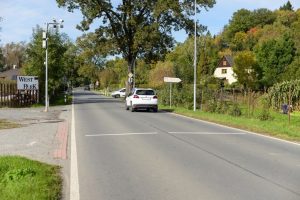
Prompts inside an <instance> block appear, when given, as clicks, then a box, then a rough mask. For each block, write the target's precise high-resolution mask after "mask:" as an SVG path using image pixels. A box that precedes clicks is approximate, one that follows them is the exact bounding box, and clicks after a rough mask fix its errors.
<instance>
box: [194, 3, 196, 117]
mask: <svg viewBox="0 0 300 200" xmlns="http://www.w3.org/2000/svg"><path fill="white" fill-rule="evenodd" d="M196 12H197V2H196V0H195V34H194V36H195V39H194V111H196V78H197V73H196V72H197V71H196V70H197V16H196Z"/></svg>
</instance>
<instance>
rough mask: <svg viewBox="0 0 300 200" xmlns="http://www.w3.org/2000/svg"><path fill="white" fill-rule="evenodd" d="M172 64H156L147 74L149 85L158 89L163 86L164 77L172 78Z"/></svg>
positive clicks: (167, 62)
mask: <svg viewBox="0 0 300 200" xmlns="http://www.w3.org/2000/svg"><path fill="white" fill-rule="evenodd" d="M173 76H174V72H173V63H172V62H169V61H166V62H158V63H156V64H155V66H154V68H153V69H152V70H151V71H150V74H149V85H150V86H151V87H154V88H160V87H162V86H163V85H164V84H166V83H164V77H173Z"/></svg>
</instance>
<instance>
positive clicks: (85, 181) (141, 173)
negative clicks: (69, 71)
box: [74, 90, 300, 200]
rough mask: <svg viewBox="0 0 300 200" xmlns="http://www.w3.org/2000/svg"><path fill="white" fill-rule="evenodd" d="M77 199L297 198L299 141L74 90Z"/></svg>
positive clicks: (297, 199)
mask: <svg viewBox="0 0 300 200" xmlns="http://www.w3.org/2000/svg"><path fill="white" fill-rule="evenodd" d="M74 102H75V105H74V112H75V130H76V141H77V142H76V146H77V152H78V157H77V158H78V177H79V193H80V199H81V200H234V199H237V200H260V199H261V200H299V199H300V146H299V145H296V144H291V143H288V142H283V141H280V140H275V139H270V138H266V137H262V136H258V135H255V134H250V133H247V132H243V131H240V130H236V129H231V128H226V127H223V126H218V125H214V124H210V123H206V122H201V121H197V120H192V119H188V118H185V117H180V116H176V115H173V114H170V113H165V112H158V113H152V112H143V111H141V112H133V113H132V112H130V111H126V110H125V107H124V103H123V102H121V100H120V99H112V98H108V97H104V96H100V95H97V94H94V93H93V92H90V91H83V90H78V91H75V92H74Z"/></svg>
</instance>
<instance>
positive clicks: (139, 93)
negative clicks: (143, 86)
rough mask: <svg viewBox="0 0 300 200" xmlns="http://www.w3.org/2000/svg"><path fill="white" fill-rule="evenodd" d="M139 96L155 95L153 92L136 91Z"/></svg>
mask: <svg viewBox="0 0 300 200" xmlns="http://www.w3.org/2000/svg"><path fill="white" fill-rule="evenodd" d="M136 94H137V95H154V91H153V90H137V91H136Z"/></svg>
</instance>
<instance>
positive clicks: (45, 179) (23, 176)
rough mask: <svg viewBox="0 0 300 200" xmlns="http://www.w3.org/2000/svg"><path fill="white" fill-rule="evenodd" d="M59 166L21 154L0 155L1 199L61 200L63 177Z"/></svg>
mask: <svg viewBox="0 0 300 200" xmlns="http://www.w3.org/2000/svg"><path fill="white" fill-rule="evenodd" d="M59 171H60V168H59V167H58V166H53V165H48V164H44V163H41V162H38V161H33V160H29V159H26V158H24V157H20V156H0V199H1V200H12V199H18V200H59V199H61V190H62V179H61V177H60V172H59Z"/></svg>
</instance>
